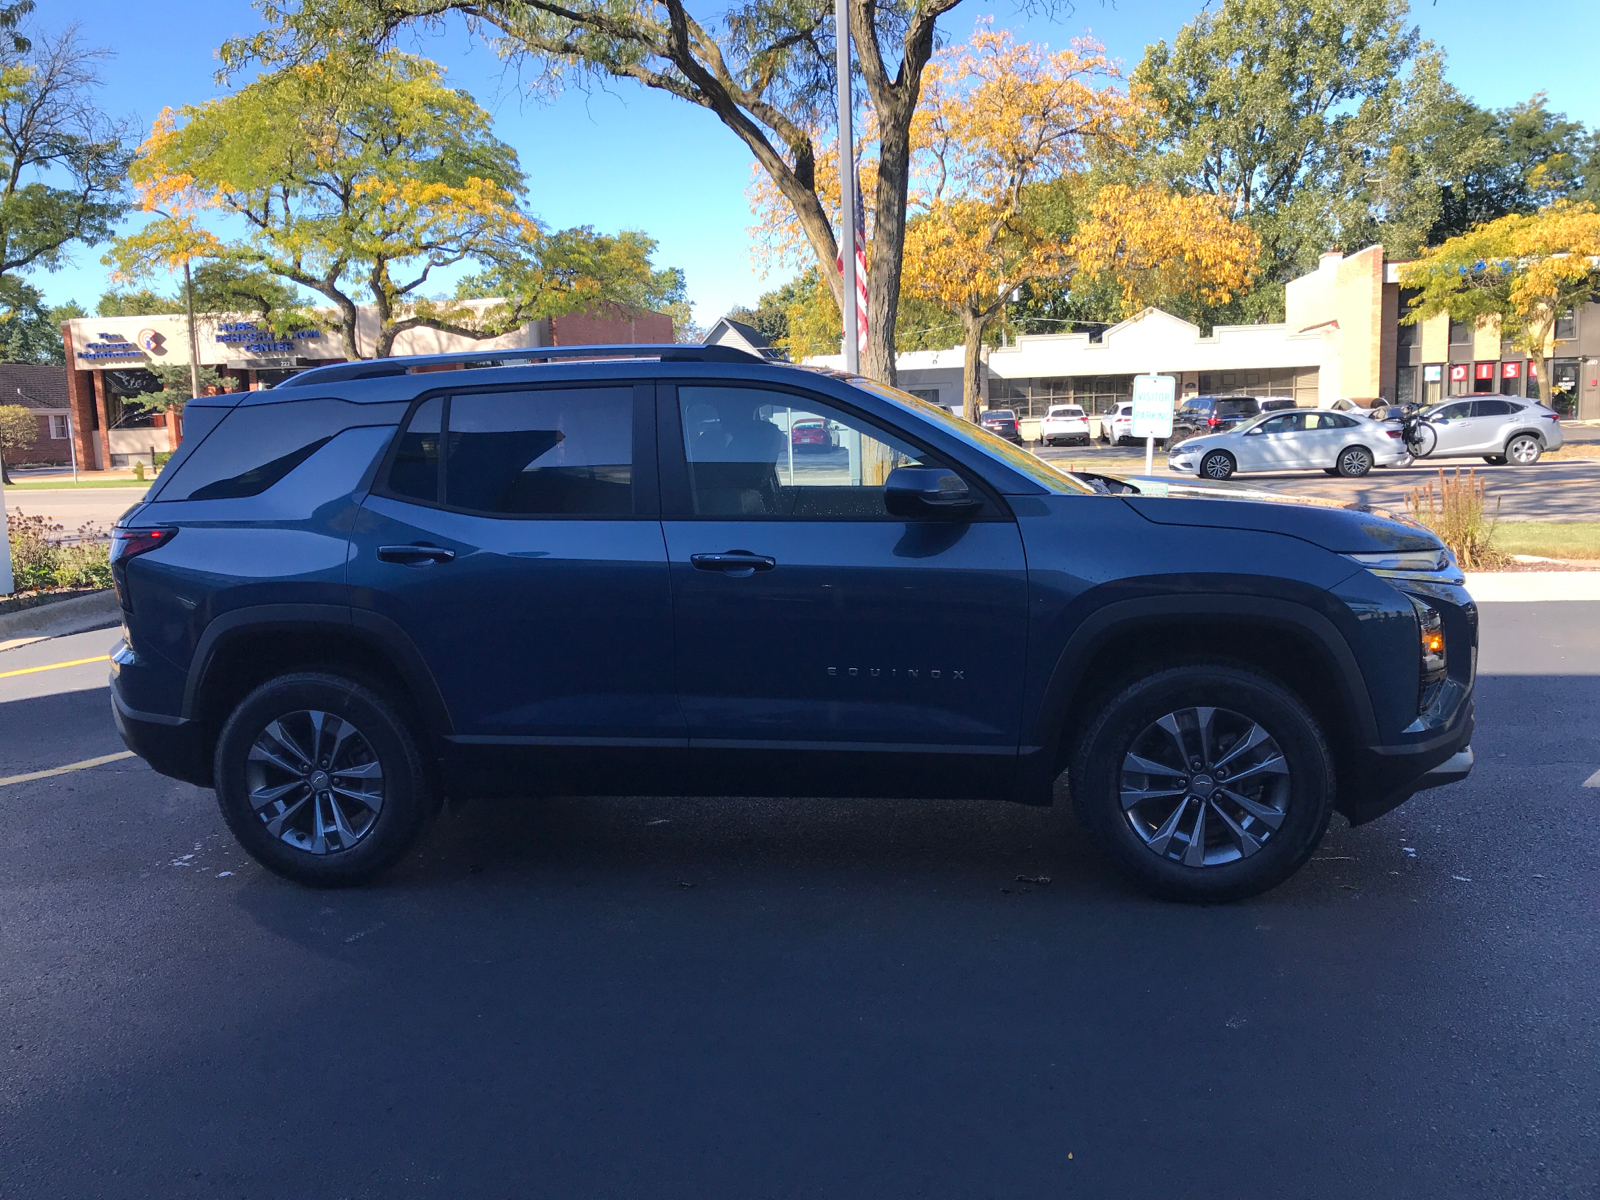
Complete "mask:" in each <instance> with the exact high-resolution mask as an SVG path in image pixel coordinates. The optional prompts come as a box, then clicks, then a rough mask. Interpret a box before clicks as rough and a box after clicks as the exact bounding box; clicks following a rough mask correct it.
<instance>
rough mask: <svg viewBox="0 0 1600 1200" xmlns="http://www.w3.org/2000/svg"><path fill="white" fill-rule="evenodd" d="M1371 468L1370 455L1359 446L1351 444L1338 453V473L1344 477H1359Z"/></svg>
mask: <svg viewBox="0 0 1600 1200" xmlns="http://www.w3.org/2000/svg"><path fill="white" fill-rule="evenodd" d="M1370 470H1372V455H1371V453H1370V452H1369V451H1367V450H1366V449H1364V448H1362V447H1361V446H1351V447H1349V448H1348V449H1347V450H1345V452H1344V453H1343V454H1341V455H1339V474H1341V475H1343V476H1344V477H1345V478H1346V479H1359V478H1360V477H1361V476H1363V475H1365V474H1366V473H1367V472H1368V471H1370Z"/></svg>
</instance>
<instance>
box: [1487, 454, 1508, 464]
mask: <svg viewBox="0 0 1600 1200" xmlns="http://www.w3.org/2000/svg"><path fill="white" fill-rule="evenodd" d="M1483 461H1484V462H1486V463H1488V464H1489V465H1490V466H1491V467H1503V466H1505V465H1506V456H1505V455H1504V454H1485V455H1484V456H1483Z"/></svg>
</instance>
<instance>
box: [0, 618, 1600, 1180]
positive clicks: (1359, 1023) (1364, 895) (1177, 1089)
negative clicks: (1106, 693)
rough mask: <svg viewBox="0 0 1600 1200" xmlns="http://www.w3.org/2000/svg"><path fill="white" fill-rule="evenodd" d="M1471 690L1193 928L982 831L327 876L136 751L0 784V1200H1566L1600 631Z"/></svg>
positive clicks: (454, 842)
mask: <svg viewBox="0 0 1600 1200" xmlns="http://www.w3.org/2000/svg"><path fill="white" fill-rule="evenodd" d="M114 637H115V633H114V632H113V631H102V632H100V633H92V634H82V635H77V636H75V637H72V638H64V639H58V640H56V641H52V642H43V643H36V644H34V645H31V646H25V647H22V648H20V649H15V650H11V651H6V652H0V731H3V735H0V777H6V778H10V777H12V776H15V775H17V774H23V773H28V772H32V771H37V770H41V769H47V768H52V767H57V766H60V765H63V764H67V763H72V762H76V761H79V760H83V759H91V758H96V757H100V756H105V755H109V754H113V753H116V752H117V751H119V750H120V749H121V746H120V744H119V743H118V741H117V738H116V734H115V732H114V731H113V729H112V726H111V721H110V718H109V715H108V711H107V709H108V704H107V696H106V691H105V687H104V672H105V664H104V663H103V662H98V661H94V662H88V663H83V664H81V665H78V666H72V667H62V668H52V669H50V670H46V671H30V670H29V668H32V667H36V666H41V665H46V664H50V663H57V662H63V661H73V660H76V659H82V658H91V659H92V658H96V657H97V656H98V655H101V654H104V653H105V652H106V650H107V649H108V647H109V645H110V644H111V642H112V640H113V639H114ZM1480 668H1481V671H1482V677H1481V680H1480V690H1479V699H1478V734H1477V736H1476V738H1475V749H1476V752H1477V755H1478V767H1477V770H1476V771H1475V773H1474V774H1473V776H1472V778H1471V779H1469V780H1468V781H1467V782H1465V783H1463V784H1460V785H1458V786H1455V787H1452V788H1448V789H1443V790H1440V791H1437V792H1433V793H1424V794H1422V795H1420V796H1418V797H1417V798H1415V799H1414V800H1412V801H1411V802H1410V803H1409V804H1407V805H1406V806H1404V807H1403V808H1402V809H1400V810H1399V811H1397V812H1395V813H1393V814H1391V815H1390V816H1388V817H1386V818H1384V819H1382V820H1380V821H1378V822H1375V823H1373V824H1371V825H1367V826H1364V827H1362V828H1359V829H1349V828H1346V827H1343V825H1342V822H1341V821H1337V820H1336V827H1335V828H1334V829H1333V831H1332V832H1331V833H1330V836H1329V837H1328V839H1327V840H1326V842H1325V843H1324V845H1323V847H1322V849H1321V850H1320V851H1319V853H1318V856H1317V858H1316V860H1315V861H1313V862H1312V863H1311V864H1309V865H1308V867H1307V868H1306V870H1305V871H1303V872H1302V873H1301V874H1300V875H1299V876H1298V877H1297V878H1296V879H1294V880H1292V881H1291V882H1290V883H1288V884H1287V885H1285V886H1284V887H1282V888H1280V889H1278V890H1277V891H1275V892H1273V893H1271V894H1269V895H1267V896H1264V897H1261V898H1259V899H1257V900H1254V901H1251V902H1249V903H1245V904H1240V905H1235V906H1230V907H1219V908H1209V909H1203V908H1186V907H1178V906H1172V905H1165V904H1160V903H1157V902H1153V901H1150V900H1146V899H1144V898H1142V897H1140V896H1138V895H1135V894H1133V893H1131V892H1130V891H1128V890H1127V889H1126V888H1125V887H1124V886H1122V885H1121V884H1120V883H1119V882H1118V881H1117V880H1116V879H1115V878H1114V877H1113V876H1112V875H1111V874H1110V873H1109V872H1108V871H1107V870H1106V869H1104V868H1103V867H1102V866H1100V865H1099V864H1098V863H1097V862H1096V861H1095V859H1094V858H1093V857H1092V855H1091V854H1090V853H1089V851H1088V849H1087V847H1086V846H1085V845H1084V843H1083V839H1082V838H1081V836H1080V835H1079V834H1078V832H1077V831H1076V830H1075V829H1074V828H1073V827H1072V826H1071V824H1070V822H1065V823H1064V822H1061V821H1059V820H1058V818H1057V817H1056V816H1055V815H1054V814H1053V813H1052V812H1050V811H1046V810H1034V809H1023V808H1014V807H1009V806H1000V805H983V804H977V803H972V804H964V803H911V802H895V803H889V802H878V801H862V802H859V803H851V802H839V801H828V802H820V801H803V800H801V801H788V800H785V801H770V800H747V801H741V800H705V799H678V800H656V799H652V800H640V799H629V798H614V799H604V800H582V801H579V800H573V801H552V802H544V803H527V804H517V803H500V804H479V805H473V806H469V807H468V808H467V809H466V810H465V811H463V812H461V813H459V814H447V815H446V816H444V817H443V818H441V821H440V823H439V825H438V827H437V828H436V829H435V831H434V833H433V836H432V837H431V839H430V840H429V841H428V843H427V845H426V847H425V849H424V850H423V851H422V852H420V853H419V854H418V855H416V856H415V857H414V858H413V859H411V860H410V861H408V862H407V863H406V864H404V866H403V867H402V868H401V869H400V870H398V871H397V872H395V873H394V874H393V875H392V876H390V877H389V878H387V879H386V880H385V881H384V882H383V883H382V884H381V885H378V886H374V887H370V888H367V889H364V890H359V891H345V892H314V891H309V890H305V889H301V888H298V887H295V886H293V885H290V884H287V883H284V882H282V881H279V880H277V879H275V878H273V877H271V876H269V875H267V874H265V873H264V872H262V871H261V870H260V869H258V868H256V867H255V866H254V865H253V864H251V863H250V862H249V861H248V860H247V859H245V858H244V857H243V855H242V854H241V853H240V852H239V851H238V850H237V849H235V847H234V844H233V842H232V839H231V838H230V836H229V835H228V833H227V831H226V830H225V829H224V827H223V825H222V822H221V820H220V818H219V817H218V814H217V811H216V809H215V807H214V804H213V803H212V800H211V797H210V795H209V793H206V792H202V791H200V790H198V789H195V788H193V787H189V786H187V785H184V784H179V783H175V782H173V781H170V780H166V779H163V778H161V777H158V776H156V775H154V774H152V773H151V772H150V771H149V770H148V769H147V768H145V767H144V766H143V765H142V764H141V763H140V762H139V761H138V760H137V759H120V760H116V761H112V762H107V763H104V764H102V765H100V766H97V767H92V768H89V769H86V770H81V771H75V772H69V773H66V774H59V775H52V776H49V777H46V778H42V779H35V780H31V781H25V782H17V783H4V784H3V785H0V818H3V820H4V825H5V836H4V838H0V1005H3V1009H0V1013H3V1020H0V1026H3V1029H4V1034H5V1037H4V1041H3V1043H0V1195H4V1196H17V1197H39V1196H71V1197H80V1196H83V1197H88V1196H161V1197H189V1196H193V1197H272V1198H283V1197H296V1198H298V1197H385V1198H390V1197H463V1196H507V1197H513V1196H514V1197H522V1196H532V1195H538V1196H572V1197H607V1196H647V1197H686V1198H687V1197H695V1198H705V1197H723V1196H726V1197H740V1198H744V1197H789V1196H793V1197H818V1196H840V1197H860V1196H930V1197H943V1196H950V1197H978V1196H1007V1197H1010V1196H1058V1195H1072V1196H1104V1197H1119V1198H1125V1197H1135V1196H1174V1197H1176V1196H1182V1197H1219V1198H1222V1197H1226V1198H1228V1200H1241V1198H1249V1197H1263V1198H1265V1197H1273V1198H1278V1197H1286V1196H1294V1197H1368V1196H1371V1197H1401V1196H1404V1197H1419V1198H1420V1197H1439V1198H1441V1200H1444V1198H1449V1200H1463V1198H1471V1197H1484V1198H1495V1200H1501V1198H1504V1197H1511V1196H1517V1197H1546V1196H1548V1197H1580V1196H1581V1197H1593V1196H1594V1195H1595V1187H1596V1181H1597V1180H1600V1137H1597V1134H1600V1037H1597V1032H1600V1029H1597V1026H1600V971H1597V949H1600V930H1597V927H1596V922H1595V919H1594V916H1595V899H1596V895H1597V884H1600V862H1597V859H1596V856H1595V852H1594V847H1593V838H1592V837H1590V836H1589V833H1588V831H1589V830H1590V829H1592V828H1593V826H1594V812H1595V805H1596V803H1597V801H1600V790H1596V789H1595V788H1585V787H1584V786H1583V784H1584V781H1585V780H1586V779H1587V778H1589V777H1590V776H1591V775H1592V774H1594V773H1595V772H1596V769H1597V768H1600V737H1597V734H1596V727H1595V723H1594V720H1595V713H1596V712H1597V711H1600V604H1597V603H1583V602H1569V603H1550V604H1499V605H1486V606H1484V634H1483V653H1482V658H1481V664H1480ZM15 672H26V673H21V674H18V673H15ZM1019 876H1025V877H1027V878H1028V879H1030V880H1033V881H1034V882H1023V881H1019V879H1018V877H1019ZM1044 877H1048V879H1049V883H1048V884H1046V883H1043V882H1042V879H1043V878H1044Z"/></svg>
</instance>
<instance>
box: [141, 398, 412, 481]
mask: <svg viewBox="0 0 1600 1200" xmlns="http://www.w3.org/2000/svg"><path fill="white" fill-rule="evenodd" d="M405 410H406V405H405V404H403V403H399V404H354V403H351V402H350V401H348V400H289V401H285V402H282V403H277V404H249V405H241V406H240V407H238V408H234V409H232V410H230V411H229V412H228V414H227V416H225V417H224V418H223V420H222V422H221V423H220V424H219V425H218V426H217V428H216V429H215V430H213V431H212V433H211V435H210V436H209V437H207V438H206V439H205V440H204V441H203V442H201V443H200V444H199V445H198V446H197V447H196V448H195V450H194V451H193V453H192V454H190V455H189V457H188V458H186V459H185V460H184V461H183V462H182V463H181V464H180V465H179V467H178V470H177V472H176V473H175V474H174V475H173V476H172V477H171V478H170V479H168V481H167V483H166V484H165V486H163V488H162V489H161V496H160V498H161V499H162V500H164V501H170V500H227V499H235V498H239V497H245V496H258V495H260V494H261V493H262V492H264V491H266V490H267V489H268V488H269V487H271V486H272V485H273V484H275V483H277V482H278V481H279V480H280V479H282V478H283V477H284V476H286V475H288V474H289V472H290V471H292V470H294V469H295V468H296V467H297V466H299V465H300V464H301V463H303V462H304V461H305V460H306V459H308V458H310V457H311V456H312V455H313V454H315V453H316V452H317V451H318V450H320V449H321V448H322V447H323V446H325V445H327V444H328V442H330V441H332V440H333V438H334V437H336V436H337V435H339V434H341V433H343V432H344V431H345V430H347V429H356V428H360V427H362V426H372V425H395V424H398V423H399V421H400V418H401V416H402V415H404V413H405Z"/></svg>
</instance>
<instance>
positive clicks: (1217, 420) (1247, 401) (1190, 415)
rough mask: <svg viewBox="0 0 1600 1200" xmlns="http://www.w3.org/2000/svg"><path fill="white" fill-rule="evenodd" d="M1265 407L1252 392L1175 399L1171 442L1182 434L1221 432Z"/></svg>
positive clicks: (1240, 422)
mask: <svg viewBox="0 0 1600 1200" xmlns="http://www.w3.org/2000/svg"><path fill="white" fill-rule="evenodd" d="M1290 407H1293V401H1291V402H1290ZM1266 411H1267V409H1266V408H1264V407H1263V406H1262V403H1261V401H1259V400H1257V399H1256V398H1255V397H1254V396H1189V397H1187V398H1186V399H1184V400H1181V401H1179V402H1178V407H1177V409H1176V410H1175V411H1174V412H1173V414H1172V445H1174V446H1176V445H1177V444H1178V443H1179V442H1181V441H1183V440H1184V439H1185V438H1192V437H1200V436H1202V435H1204V434H1207V433H1221V432H1223V431H1224V430H1228V429H1232V428H1233V427H1234V426H1235V425H1242V424H1244V423H1245V422H1246V421H1249V420H1251V419H1253V418H1255V417H1259V416H1260V415H1261V414H1262V413H1263V412H1266Z"/></svg>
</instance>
